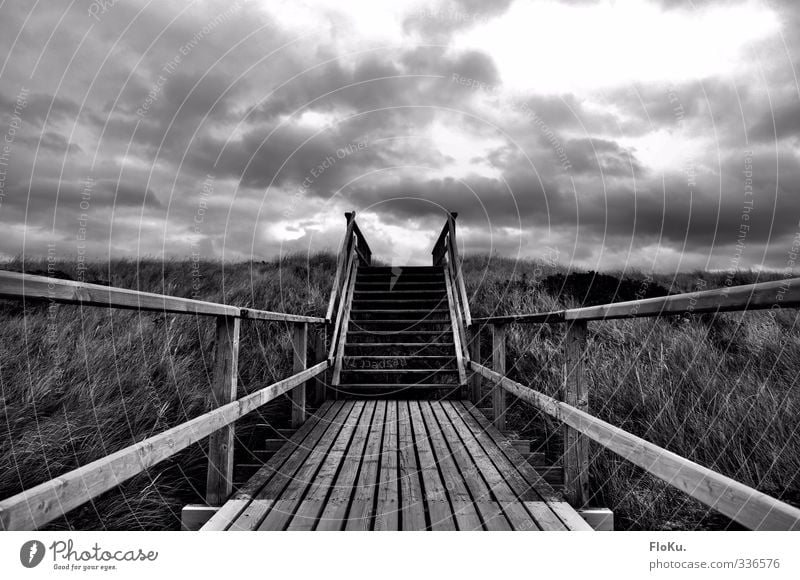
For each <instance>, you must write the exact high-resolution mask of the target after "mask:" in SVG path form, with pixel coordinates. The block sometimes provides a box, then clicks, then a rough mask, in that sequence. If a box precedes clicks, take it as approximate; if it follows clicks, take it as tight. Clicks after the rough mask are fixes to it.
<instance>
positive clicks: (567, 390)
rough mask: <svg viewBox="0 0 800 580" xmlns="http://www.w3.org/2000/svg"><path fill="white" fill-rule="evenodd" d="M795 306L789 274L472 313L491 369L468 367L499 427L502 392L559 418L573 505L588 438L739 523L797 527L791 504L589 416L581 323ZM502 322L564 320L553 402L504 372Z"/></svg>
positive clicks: (585, 467)
mask: <svg viewBox="0 0 800 580" xmlns="http://www.w3.org/2000/svg"><path fill="white" fill-rule="evenodd" d="M797 307H800V278H791V279H785V280H780V281H776V282H765V283H759V284H748V285H743V286H734V287H726V288H721V289H715V290H706V291H702V292H693V293H687V294H678V295H672V296H666V297H662V298H650V299H646V300H634V301H630V302H617V303H612V304H604V305H602V306H589V307H585V308H574V309H567V310H559V311H555V312H544V313H532V314H514V315H510V316H492V317H486V318H475V319H473V321H472V322H473V325H472V330H473V335H474V336H475V335H477V334H478V333H479V332H480V330H481V329H482V328H484V327H486V326H489V327H490V328H491V330H492V353H493V357H492V358H493V367H494V369H493V370H490V369H489V368H487V367H485V366H483V365H481V364H479V361H480V358H479V356H473V357H472V360H471V361H470V363H469V366H470V368H471V369H472V370H473V371H474V372H475V373H476V374H477V376H478V378H477V380H478V381H480V378H479V377H483V378H485V379H487V380H489V381H490V382H491V383H492V384H493V390H492V407H493V415H494V422H495V424H496V425H497V426H498V427H499V428H501V429H502V428H503V427H504V416H505V413H506V401H505V394H506V393H511V394H513V395H515V396H517V397H519V398H521V399H523V400H524V401H527V402H528V403H530V404H532V405H533V406H534V407H536V408H537V409H539V410H540V411H542V412H544V413H546V414H547V415H549V416H551V417H553V418H555V419H557V420H559V421H561V422H562V423H563V425H564V427H563V429H564V431H563V447H564V449H563V456H562V468H563V472H564V488H565V495H566V497H567V499H568V501H570V503H572V504H573V505H574V506H578V507H582V506H584V505H586V502H587V501H588V499H589V495H590V493H589V492H590V490H589V443H588V442H589V439H591V440H592V441H595V442H597V443H599V444H600V445H602V446H603V447H605V448H606V449H609V450H611V451H613V452H614V453H616V454H618V455H620V456H621V457H623V458H625V459H627V460H628V461H630V462H632V463H634V464H635V465H637V466H639V467H641V468H642V469H644V470H646V471H647V472H649V473H651V474H652V475H654V476H656V477H658V478H660V479H662V480H664V481H666V482H667V483H668V484H670V485H672V486H674V487H676V488H678V489H680V490H682V491H684V492H685V493H687V494H688V495H690V496H691V497H693V498H695V499H697V500H699V501H701V502H703V503H704V504H706V505H707V506H709V507H711V508H713V509H715V510H717V511H719V512H720V513H722V514H724V515H725V516H727V517H729V518H731V519H732V520H735V521H737V522H739V523H740V524H742V525H743V526H746V527H748V528H750V529H754V530H800V510H798V509H797V508H795V507H792V506H790V505H788V504H786V503H783V502H781V501H778V500H776V499H774V498H772V497H769V496H767V495H765V494H764V493H761V492H759V491H757V490H755V489H753V488H750V487H748V486H746V485H744V484H742V483H739V482H736V481H734V480H732V479H730V478H728V477H726V476H724V475H721V474H719V473H716V472H714V471H712V470H710V469H707V468H705V467H702V466H701V465H698V464H697V463H694V462H692V461H690V460H688V459H686V458H683V457H680V456H678V455H676V454H674V453H672V452H670V451H667V450H666V449H663V448H661V447H658V446H657V445H654V444H652V443H649V442H647V441H645V440H644V439H641V438H639V437H637V436H635V435H632V434H631V433H628V432H626V431H624V430H622V429H620V428H618V427H614V426H613V425H610V424H608V423H606V422H605V421H602V420H600V419H598V418H597V417H594V416H592V415H590V414H589V412H588V411H589V397H588V394H589V393H588V388H589V385H588V384H587V380H586V374H585V366H586V363H587V360H586V346H587V337H588V327H587V322H588V321H603V320H611V319H620V318H642V317H656V316H670V315H682V314H702V313H716V312H727V311H749V310H763V309H779V308H797ZM510 323H534V324H555V323H562V324H565V325H566V334H565V341H564V382H563V385H562V389H561V396H560V398H561V400H560V401H557V400H555V399H553V398H551V397H549V396H547V395H545V394H543V393H540V392H538V391H536V390H534V389H531V388H529V387H526V386H524V385H522V384H520V383H517V382H515V381H512V380H511V379H509V378H508V377H506V376H505V374H506V369H505V334H506V333H505V329H506V325H508V324H510ZM479 392H480V391H479V390H478V391H474V393H479ZM476 397H477V395H476ZM474 400H477V398H476V399H474Z"/></svg>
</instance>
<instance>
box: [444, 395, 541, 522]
mask: <svg viewBox="0 0 800 580" xmlns="http://www.w3.org/2000/svg"><path fill="white" fill-rule="evenodd" d="M441 405H442V409H443V410H444V413H445V414H446V415H447V417H448V419H449V420H450V423H451V425H453V428H454V429H455V431H456V433H457V434H458V436H459V438H460V439H461V441H462V444H463V445H464V448H465V449H466V450H467V452H468V453H469V454H470V456H471V457H472V461H473V462H474V463H475V465H476V466H477V467H478V471H479V472H480V475H481V477H483V479H484V480H485V481H486V484H487V485H488V487H489V490H490V492H491V494H492V496H493V497H494V498H495V501H497V502H498V503H499V504H500V506H501V507H502V508H503V513H504V514H505V516H506V518H507V519H508V522H509V523H510V524H511V526H512V528H513V529H514V530H532V529H533V530H535V529H536V524H535V523H534V522H533V519H532V518H531V515H530V513H528V510H526V509H525V506H524V505H522V503H521V502H520V500H519V498H518V497H517V496H516V494H515V493H514V492H513V491H512V490H511V488H510V487H509V485H508V483H506V481H505V479H504V478H503V476H502V475H501V474H500V472H499V471H498V469H497V467H496V466H495V464H494V463H493V462H492V458H491V457H490V456H489V455H488V454H487V453H486V450H485V449H484V448H483V446H482V445H481V444H480V443H479V442H478V441H477V439H476V438H475V434H474V433H473V432H472V430H470V428H469V427H468V426H467V424H466V423H465V422H464V420H463V418H462V417H461V415H460V414H459V413H458V412H457V411H456V410H455V409H454V408H453V402H452V401H442V403H441Z"/></svg>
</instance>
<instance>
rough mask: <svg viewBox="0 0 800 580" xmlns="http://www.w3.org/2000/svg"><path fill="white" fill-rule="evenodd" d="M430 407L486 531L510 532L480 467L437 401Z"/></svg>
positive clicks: (509, 527)
mask: <svg viewBox="0 0 800 580" xmlns="http://www.w3.org/2000/svg"><path fill="white" fill-rule="evenodd" d="M431 407H432V409H433V413H434V416H435V417H436V419H437V421H438V423H439V428H440V429H441V431H442V435H443V436H444V439H445V441H447V446H448V447H449V448H450V452H451V453H452V455H453V459H454V461H455V463H456V465H457V466H458V470H459V472H460V473H461V477H462V478H463V479H464V483H465V485H466V486H467V489H469V491H470V495H471V496H472V500H473V502H474V503H475V506H476V508H477V510H478V512H479V513H480V515H481V519H482V520H483V524H484V525H485V526H486V529H487V530H510V529H511V526H510V525H509V523H508V521H507V520H506V518H505V516H504V515H503V510H502V508H501V507H500V504H498V503H497V502H496V501H495V500H494V497H492V493H491V490H490V489H489V487H488V486H487V485H486V482H485V480H484V479H483V477H482V476H481V473H480V466H479V465H477V464H475V462H474V461H473V460H472V457H471V456H470V454H469V453H468V452H467V450H466V449H465V448H464V445H463V442H462V441H461V438H460V437H459V436H458V433H456V431H455V428H454V427H453V425H452V423H451V422H450V418H449V417H448V416H447V414H446V413H445V412H444V409H443V408H442V405H441V403H440V402H438V401H437V402H434V403H432V404H431Z"/></svg>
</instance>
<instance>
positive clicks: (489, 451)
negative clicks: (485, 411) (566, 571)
mask: <svg viewBox="0 0 800 580" xmlns="http://www.w3.org/2000/svg"><path fill="white" fill-rule="evenodd" d="M453 411H454V412H456V413H458V415H459V417H460V419H461V420H462V421H463V422H464V424H465V425H466V426H467V428H468V429H469V430H470V432H471V433H472V435H473V437H475V440H476V441H477V443H478V445H480V446H481V447H482V448H483V450H484V452H485V453H486V455H487V456H488V457H489V459H490V460H491V461H492V463H493V464H494V466H495V468H496V469H497V471H498V472H499V473H500V475H501V477H502V478H503V481H505V482H506V483H507V484H508V486H509V488H510V489H511V491H512V492H513V494H514V496H515V497H516V498H518V500H519V501H520V502H522V503H523V505H524V506H525V507H526V508H527V510H528V512H529V513H530V515H531V517H532V519H533V521H534V522H535V523H536V525H535V526H530V525H524V526H522V527H521V528H518V529H524V530H532V529H536V528H537V527H538V528H539V529H542V530H566V529H567V527H566V526H565V525H564V524H563V522H561V520H559V519H558V516H556V514H555V513H553V511H552V510H551V509H550V508H549V507H548V506H547V504H546V503H545V501H544V498H543V497H542V496H541V495H540V494H539V492H538V491H537V490H536V488H535V486H534V485H532V484H531V483H529V482H527V481H525V479H524V478H523V477H522V475H521V474H520V472H519V471H518V470H517V469H516V468H515V466H514V465H513V464H512V463H511V462H510V461H509V460H508V457H506V455H505V454H504V453H503V450H502V449H501V448H500V444H502V443H507V441H504V440H501V443H500V444H499V443H498V441H496V440H495V439H493V438H492V437H491V436H490V435H489V434H488V433H487V432H486V431H485V430H484V428H483V427H482V426H481V425H480V424H479V423H478V422H477V421H476V420H475V417H473V416H472V414H471V413H470V412H469V411H468V410H467V408H466V407H465V406H464V405H463V403H454V405H453ZM484 420H485V418H484ZM487 424H488V421H487ZM499 434H500V433H499V431H498V435H499ZM527 523H528V522H526V524H527Z"/></svg>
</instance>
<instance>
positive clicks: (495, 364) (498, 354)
mask: <svg viewBox="0 0 800 580" xmlns="http://www.w3.org/2000/svg"><path fill="white" fill-rule="evenodd" d="M492 368H494V370H495V372H497V373H499V374H500V375H501V376H505V374H506V327H505V326H504V325H502V324H493V325H492ZM492 414H493V417H494V426H495V427H497V430H498V431H503V430H505V428H506V392H505V391H504V390H503V389H502V388H501V387H500V385H499V384H494V385H493V386H492Z"/></svg>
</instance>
